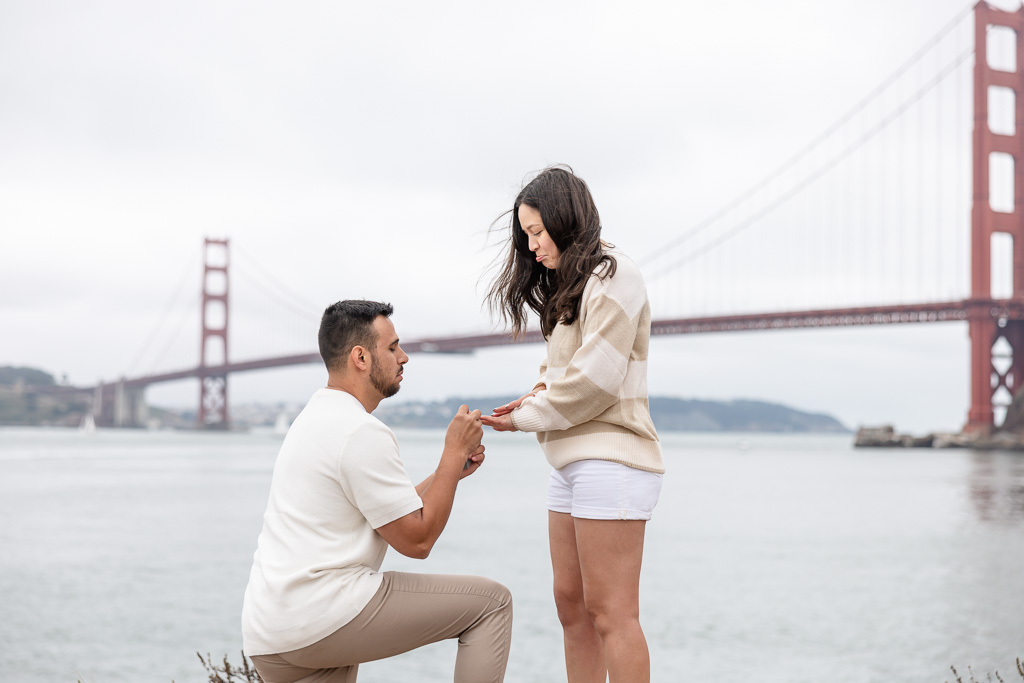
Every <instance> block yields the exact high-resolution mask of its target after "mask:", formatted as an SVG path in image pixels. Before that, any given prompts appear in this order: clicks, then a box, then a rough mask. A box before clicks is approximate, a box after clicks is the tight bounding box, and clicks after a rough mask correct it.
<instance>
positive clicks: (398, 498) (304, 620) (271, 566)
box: [242, 389, 423, 656]
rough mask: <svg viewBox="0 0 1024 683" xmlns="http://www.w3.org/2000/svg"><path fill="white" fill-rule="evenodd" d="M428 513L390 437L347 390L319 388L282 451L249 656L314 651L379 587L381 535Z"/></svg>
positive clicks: (250, 622) (249, 616)
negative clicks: (420, 513) (404, 519)
mask: <svg viewBox="0 0 1024 683" xmlns="http://www.w3.org/2000/svg"><path fill="white" fill-rule="evenodd" d="M422 507H423V501H422V500H420V497H419V495H417V493H416V488H415V487H414V486H413V484H412V482H411V481H410V479H409V475H408V474H407V473H406V471H405V466H404V465H403V464H402V460H401V458H400V457H399V453H398V441H397V440H396V439H395V435H394V433H393V432H392V431H391V430H390V429H388V427H387V426H385V425H384V423H382V422H381V421H380V420H378V419H377V418H375V417H374V416H372V415H370V414H369V413H367V412H366V410H365V409H364V408H363V406H362V404H361V403H360V402H359V401H358V400H357V399H356V398H355V397H354V396H352V395H351V394H348V393H346V392H344V391H337V390H334V389H320V390H318V391H317V392H316V393H315V394H313V397H312V398H311V399H310V400H309V403H307V404H306V407H305V408H304V409H303V410H302V412H301V413H299V416H298V417H297V418H295V421H294V422H293V423H292V426H291V428H290V429H289V430H288V434H287V436H286V437H285V439H284V443H283V444H282V445H281V452H280V453H279V454H278V456H277V462H276V463H275V465H274V477H273V481H272V483H271V485H270V500H269V501H268V503H267V512H266V514H265V515H264V517H263V530H262V531H261V532H260V535H259V540H258V541H257V549H256V553H255V555H254V556H253V563H252V571H251V572H250V574H249V585H248V586H247V587H246V589H245V598H244V601H243V605H242V644H243V647H244V649H245V653H246V654H247V655H250V656H251V655H266V654H277V653H279V652H288V651H291V650H295V649H298V648H300V647H305V646H307V645H312V644H313V643H315V642H317V641H319V640H321V639H323V638H325V637H327V636H328V635H330V634H331V633H333V632H334V631H336V630H338V629H339V628H341V627H342V626H344V625H345V624H346V623H348V622H349V621H351V620H352V619H353V618H354V617H355V616H356V615H357V614H359V612H360V611H361V610H362V609H363V608H364V607H365V606H366V605H367V603H368V602H369V601H370V599H371V598H372V597H373V595H374V593H376V592H377V589H378V588H380V584H381V576H380V574H379V573H378V570H379V569H380V564H381V562H382V561H383V559H384V553H385V552H386V551H387V548H388V545H387V542H386V541H385V540H384V539H383V538H382V537H381V536H380V534H378V533H377V532H376V531H375V529H376V528H377V527H380V526H383V525H384V524H387V523H388V522H393V521H395V520H396V519H398V518H399V517H403V516H405V515H407V514H409V513H410V512H414V511H416V510H418V509H420V508H422Z"/></svg>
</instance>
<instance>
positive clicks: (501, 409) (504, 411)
mask: <svg viewBox="0 0 1024 683" xmlns="http://www.w3.org/2000/svg"><path fill="white" fill-rule="evenodd" d="M536 395H537V394H535V393H533V392H532V391H531V392H530V393H529V394H526V395H525V396H520V397H519V398H517V399H516V400H514V401H510V402H508V403H506V404H505V405H503V406H498V407H497V408H495V409H494V412H493V414H492V415H491V417H495V416H497V415H508V414H509V413H511V412H512V411H513V410H515V409H516V408H518V407H519V406H521V405H522V403H523V401H525V400H526V399H528V398H533V397H534V396H536ZM484 424H488V423H486V422H485V423H484Z"/></svg>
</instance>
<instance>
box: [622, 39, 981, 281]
mask: <svg viewBox="0 0 1024 683" xmlns="http://www.w3.org/2000/svg"><path fill="white" fill-rule="evenodd" d="M973 52H974V48H970V49H968V50H965V51H964V52H962V53H960V55H959V56H957V57H956V58H955V59H954V60H953V61H952V62H950V63H949V64H948V65H947V66H946V67H945V68H944V69H943V70H942V71H941V72H940V73H939V74H938V75H937V76H936V77H935V78H933V79H932V80H931V81H929V82H928V83H927V84H926V85H925V86H924V87H922V88H920V89H919V90H917V91H916V92H915V93H914V94H913V95H912V96H911V97H910V98H909V99H907V100H905V101H904V102H903V103H902V104H900V105H899V106H898V107H897V108H896V109H894V110H893V111H891V112H890V113H889V114H888V115H887V116H886V117H885V118H883V119H882V120H881V121H880V122H879V123H877V124H875V125H874V126H873V127H872V128H871V129H869V130H868V132H867V133H864V134H863V135H862V136H860V137H859V138H858V139H857V140H856V141H855V142H854V143H853V144H851V145H848V146H847V147H846V148H845V149H843V150H841V151H840V152H839V153H838V154H836V155H835V156H833V157H832V158H830V159H829V160H828V161H826V162H825V163H823V164H822V165H820V166H818V167H817V168H816V169H814V170H813V171H811V172H810V173H809V174H807V175H805V176H804V177H803V178H802V179H801V180H799V181H797V183H796V184H795V185H793V186H792V187H791V188H790V189H789V190H787V191H786V192H784V193H783V194H781V195H780V196H778V197H777V198H776V199H775V200H773V201H771V202H769V203H768V204H767V205H765V206H764V207H762V208H760V209H758V210H757V211H756V212H755V213H754V214H752V215H750V216H748V217H747V218H745V219H743V220H742V221H740V222H739V223H736V224H734V225H733V226H732V227H730V228H729V229H727V230H726V231H725V232H723V233H722V234H720V235H718V236H717V237H716V238H714V239H713V240H711V241H710V242H706V243H705V244H703V245H701V246H700V247H697V248H696V249H693V250H692V251H690V252H688V253H686V254H684V255H683V256H682V257H680V258H678V259H676V260H675V261H673V262H672V263H670V264H669V265H667V266H665V267H662V268H660V269H658V270H656V271H654V272H653V273H651V274H649V275H648V276H647V280H648V281H649V282H653V281H654V280H657V279H658V278H659V277H661V276H663V275H665V274H667V273H670V272H672V271H674V270H675V269H676V268H678V267H679V266H681V265H683V264H685V263H689V262H690V261H692V260H694V259H695V258H697V257H698V256H701V255H702V254H705V253H707V252H708V251H711V250H712V249H714V248H716V247H718V246H720V245H721V244H722V243H724V242H726V241H728V240H729V239H731V238H732V237H735V236H736V235H737V234H739V233H740V232H742V231H743V230H746V229H747V228H749V227H750V226H752V225H754V224H756V223H757V222H758V221H760V220H761V219H762V218H764V217H765V216H767V215H768V214H770V213H772V212H773V211H775V210H776V209H777V208H779V207H780V206H782V205H783V204H785V203H786V202H788V201H789V200H790V199H792V198H793V197H795V196H796V195H798V194H800V192H802V191H803V190H805V189H806V188H807V187H809V186H810V185H812V184H813V183H814V182H815V181H817V180H818V179H820V178H821V177H822V176H824V175H825V174H826V173H828V172H829V171H831V170H832V169H833V168H835V167H836V166H837V165H838V164H839V163H840V162H842V161H843V160H845V159H846V158H848V157H849V156H850V155H851V154H853V153H854V152H855V151H856V150H857V149H859V148H860V147H862V146H863V145H864V144H865V143H867V142H868V141H869V140H871V139H872V138H874V137H875V136H877V135H878V134H879V133H881V132H882V131H883V130H885V129H886V128H887V127H888V126H889V125H890V124H891V123H893V122H894V121H895V120H896V119H898V118H899V117H900V116H901V115H902V114H903V113H904V112H906V111H907V110H908V109H909V108H910V107H911V106H913V105H914V104H915V103H916V102H918V101H919V100H920V99H921V98H922V97H924V96H925V95H926V94H927V93H928V92H929V91H931V90H932V89H933V88H934V87H935V86H937V85H938V84H939V83H941V82H942V81H943V80H944V79H945V78H946V77H947V76H949V74H951V73H953V71H955V70H956V68H957V67H958V66H960V65H961V64H963V63H964V61H965V60H966V59H967V58H968V57H970V56H971V55H972V54H973ZM797 158H799V157H794V159H793V161H794V163H795V160H796V159H797ZM791 166H792V164H791V163H789V162H787V164H785V165H783V166H782V167H780V168H779V170H778V171H779V172H778V173H776V174H775V175H772V176H771V177H766V178H765V179H764V180H763V181H762V183H759V184H758V186H756V187H754V188H752V190H751V195H745V196H743V197H740V198H739V199H738V200H737V201H736V202H735V203H734V204H733V205H731V206H730V207H728V208H727V209H726V210H725V211H724V212H718V213H717V214H716V216H715V217H714V218H712V219H709V220H708V221H705V222H703V223H701V225H700V226H698V227H699V228H700V230H703V228H705V227H708V226H709V225H710V224H712V223H713V222H714V220H716V219H717V218H718V217H720V216H722V215H724V214H725V213H728V212H730V211H732V210H733V209H734V208H736V207H737V206H739V205H740V204H742V203H743V202H745V201H746V200H747V199H748V198H749V196H752V194H753V193H756V191H757V190H760V189H761V188H762V187H764V186H765V185H767V184H768V183H769V182H771V181H773V180H776V179H777V178H778V177H779V176H780V175H781V173H782V172H784V171H785V170H788V169H789V168H790V167H791ZM700 230H698V229H693V230H691V231H689V232H687V233H686V234H684V235H682V236H680V237H678V238H676V240H674V242H675V244H673V246H672V247H669V246H668V245H665V246H664V247H663V248H662V249H663V250H665V249H670V248H675V247H677V246H680V244H681V243H682V241H684V238H689V237H693V236H695V235H696V234H697V233H698V232H700ZM670 244H671V243H670ZM665 253H666V252H665V251H659V252H654V253H652V254H650V255H649V256H648V257H645V261H644V262H642V263H646V262H650V260H651V259H652V258H655V259H656V258H660V257H662V256H664V255H665Z"/></svg>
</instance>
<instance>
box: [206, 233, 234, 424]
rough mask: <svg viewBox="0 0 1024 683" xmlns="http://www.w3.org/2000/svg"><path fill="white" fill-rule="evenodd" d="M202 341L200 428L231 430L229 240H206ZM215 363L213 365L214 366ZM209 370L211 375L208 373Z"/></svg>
mask: <svg viewBox="0 0 1024 683" xmlns="http://www.w3.org/2000/svg"><path fill="white" fill-rule="evenodd" d="M200 315H201V316H202V337H201V339H200V344H201V346H200V349H199V371H200V378H199V426H200V427H201V428H206V429H227V428H228V426H229V422H228V375H227V372H226V371H225V370H224V366H226V365H227V364H228V240H226V239H223V240H217V239H209V238H207V239H206V242H205V245H204V249H203V301H202V311H201V313H200ZM211 360H213V362H210V361H211ZM208 369H209V371H208Z"/></svg>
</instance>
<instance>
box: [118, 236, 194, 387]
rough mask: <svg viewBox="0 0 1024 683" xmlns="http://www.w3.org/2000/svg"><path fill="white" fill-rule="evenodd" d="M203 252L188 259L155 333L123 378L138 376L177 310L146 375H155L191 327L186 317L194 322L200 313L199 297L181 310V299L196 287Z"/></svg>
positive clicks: (145, 343) (136, 356)
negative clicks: (169, 332)
mask: <svg viewBox="0 0 1024 683" xmlns="http://www.w3.org/2000/svg"><path fill="white" fill-rule="evenodd" d="M201 253H202V252H201V250H200V249H198V248H197V249H196V250H195V251H194V252H192V256H191V257H190V258H189V259H187V261H186V267H185V270H184V272H183V273H182V275H181V279H180V280H179V281H178V285H177V286H176V287H175V288H174V293H173V294H172V295H171V297H170V298H169V299H168V300H167V304H166V305H165V306H164V308H163V310H162V311H161V312H160V315H159V316H157V319H156V325H155V326H154V327H153V331H152V332H150V334H149V336H147V337H146V339H145V342H143V344H142V346H141V347H140V348H139V352H138V353H137V354H136V355H135V357H134V359H133V360H132V362H131V363H129V364H128V366H127V368H125V369H124V372H123V373H122V376H123V377H130V376H132V375H135V374H138V373H136V370H137V369H138V367H139V365H140V364H141V363H142V360H143V359H144V358H145V357H146V356H147V354H148V353H149V352H150V351H152V349H153V345H154V343H155V342H156V341H157V339H158V337H159V335H160V334H161V332H162V331H163V330H164V327H165V324H166V323H168V322H169V321H171V319H172V313H173V311H175V310H176V309H177V310H178V315H177V316H176V317H175V318H174V321H175V324H174V325H173V326H172V327H171V335H170V336H168V337H166V338H164V343H163V344H162V345H161V346H160V351H159V352H157V353H156V354H154V355H153V356H152V357H151V358H150V359H149V360H150V362H149V363H148V368H149V372H147V373H145V374H154V373H155V371H156V369H157V368H158V367H159V366H160V364H161V363H162V362H163V361H164V360H165V357H166V355H167V352H168V350H169V349H170V348H171V347H172V345H173V344H174V342H175V341H176V340H177V339H178V338H179V337H180V336H181V332H182V330H184V329H186V328H187V327H189V325H188V324H187V322H186V316H191V318H192V319H193V320H194V319H195V317H196V315H197V314H198V311H199V297H198V295H197V296H195V297H194V298H193V301H192V306H191V307H184V308H179V299H181V295H182V292H184V291H185V289H186V287H188V286H189V285H193V286H194V285H195V281H196V279H197V273H198V270H199V257H200V255H201Z"/></svg>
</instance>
